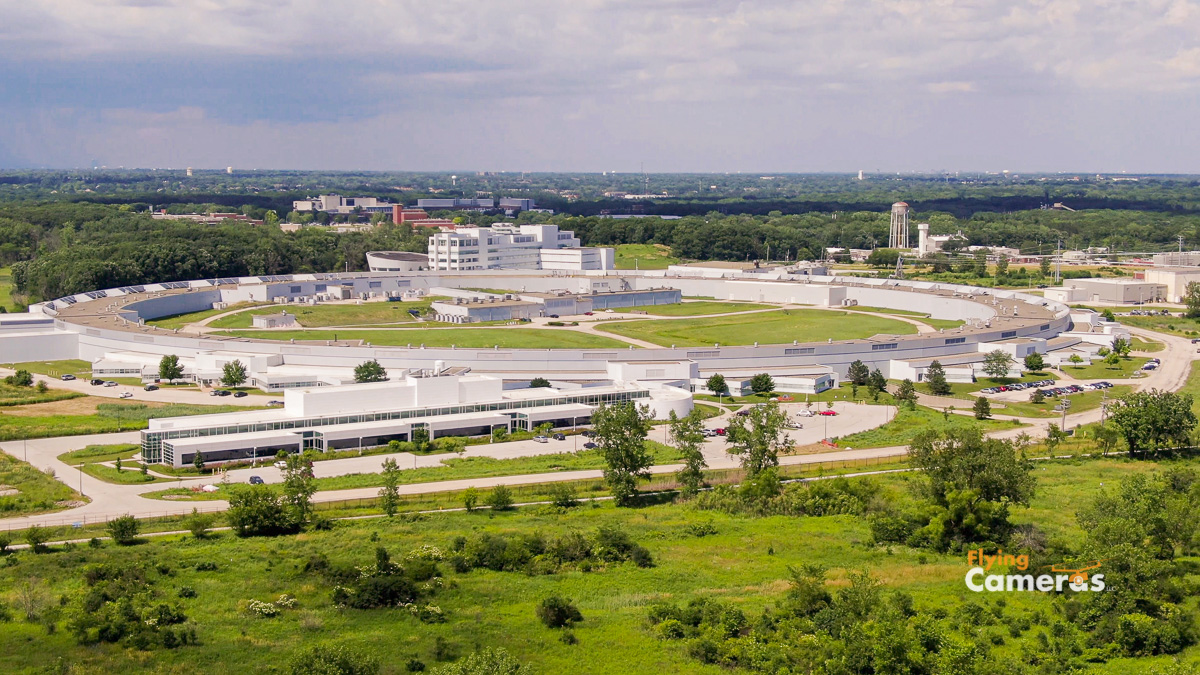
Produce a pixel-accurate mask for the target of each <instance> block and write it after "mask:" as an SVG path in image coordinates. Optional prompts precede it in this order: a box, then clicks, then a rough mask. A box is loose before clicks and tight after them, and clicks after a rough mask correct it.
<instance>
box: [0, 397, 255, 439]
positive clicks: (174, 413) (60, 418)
mask: <svg viewBox="0 0 1200 675" xmlns="http://www.w3.org/2000/svg"><path fill="white" fill-rule="evenodd" d="M105 400H109V399H105ZM41 405H57V404H41ZM254 409H255V408H253V407H250V406H240V405H238V406H234V405H191V404H184V403H166V404H146V403H99V404H97V405H95V406H94V410H95V412H93V413H89V414H46V415H39V414H38V411H39V409H38V406H27V407H25V408H23V409H21V410H19V411H15V412H20V413H21V414H12V413H0V441H11V440H19V439H22V438H49V437H53V436H77V435H80V434H102V433H110V432H114V431H134V430H138V429H145V428H146V427H147V426H149V422H148V421H149V420H151V419H154V418H158V417H180V416H184V415H210V414H213V413H224V412H237V411H243V410H254Z"/></svg>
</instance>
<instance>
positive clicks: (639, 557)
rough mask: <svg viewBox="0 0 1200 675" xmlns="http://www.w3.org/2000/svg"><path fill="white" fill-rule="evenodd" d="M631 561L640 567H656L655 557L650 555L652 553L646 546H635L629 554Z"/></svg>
mask: <svg viewBox="0 0 1200 675" xmlns="http://www.w3.org/2000/svg"><path fill="white" fill-rule="evenodd" d="M629 559H630V560H632V561H633V564H635V565H637V566H638V567H654V557H653V556H651V555H650V551H647V550H646V547H644V546H638V545H636V544H635V545H634V547H633V549H632V550H631V551H630V552H629Z"/></svg>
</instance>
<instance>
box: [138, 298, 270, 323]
mask: <svg viewBox="0 0 1200 675" xmlns="http://www.w3.org/2000/svg"><path fill="white" fill-rule="evenodd" d="M263 306H268V303H264V302H239V303H237V304H234V305H230V306H228V307H226V308H225V309H205V310H202V311H199V312H189V313H187V314H173V315H171V316H164V317H159V318H157V319H152V320H150V321H147V322H146V323H147V324H148V325H150V326H155V327H158V328H162V329H164V330H175V329H176V328H183V327H184V326H186V325H188V324H189V323H196V322H197V321H203V320H205V319H207V318H208V317H210V316H216V315H218V314H224V313H225V312H233V311H238V310H242V309H249V308H251V307H263ZM270 306H272V307H273V305H270ZM246 325H247V326H248V325H250V324H249V323H247V324H246Z"/></svg>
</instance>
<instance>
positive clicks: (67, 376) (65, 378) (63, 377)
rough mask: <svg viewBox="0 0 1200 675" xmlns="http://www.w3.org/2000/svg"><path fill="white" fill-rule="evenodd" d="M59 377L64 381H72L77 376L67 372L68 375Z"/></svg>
mask: <svg viewBox="0 0 1200 675" xmlns="http://www.w3.org/2000/svg"><path fill="white" fill-rule="evenodd" d="M59 379H60V380H62V381H63V382H70V381H71V380H74V379H75V376H74V375H72V374H70V373H67V374H66V375H63V376H62V377H60V378H59Z"/></svg>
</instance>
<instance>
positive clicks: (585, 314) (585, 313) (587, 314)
mask: <svg viewBox="0 0 1200 675" xmlns="http://www.w3.org/2000/svg"><path fill="white" fill-rule="evenodd" d="M595 314H596V313H595V312H584V313H583V315H584V316H594V315H595Z"/></svg>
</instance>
